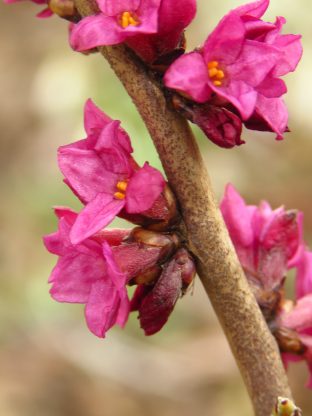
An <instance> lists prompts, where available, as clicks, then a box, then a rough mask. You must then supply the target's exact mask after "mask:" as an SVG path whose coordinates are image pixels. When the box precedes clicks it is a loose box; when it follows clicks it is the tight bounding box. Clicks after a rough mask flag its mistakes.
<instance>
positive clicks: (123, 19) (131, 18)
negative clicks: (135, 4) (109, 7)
mask: <svg viewBox="0 0 312 416" xmlns="http://www.w3.org/2000/svg"><path fill="white" fill-rule="evenodd" d="M140 23H141V22H140V20H139V18H138V16H136V14H135V13H132V12H123V13H122V14H121V15H120V17H119V24H120V26H121V27H122V28H124V29H125V28H126V27H128V26H138V25H139V24H140Z"/></svg>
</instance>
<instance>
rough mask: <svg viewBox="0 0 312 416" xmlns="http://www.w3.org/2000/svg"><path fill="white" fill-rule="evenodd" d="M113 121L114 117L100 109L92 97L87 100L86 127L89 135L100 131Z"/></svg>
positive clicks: (85, 108) (85, 111) (85, 109)
mask: <svg viewBox="0 0 312 416" xmlns="http://www.w3.org/2000/svg"><path fill="white" fill-rule="evenodd" d="M111 121H112V119H111V118H110V117H108V116H107V115H106V114H105V113H104V112H103V111H102V110H100V109H99V108H98V107H97V106H96V105H95V104H94V102H93V101H92V100H91V99H90V98H89V99H88V100H87V101H86V103H85V107H84V127H85V130H86V132H87V135H88V136H90V135H92V134H94V133H98V132H99V131H100V130H102V129H103V127H105V126H106V125H107V124H108V123H110V122H111Z"/></svg>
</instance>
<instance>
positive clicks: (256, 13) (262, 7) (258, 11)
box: [233, 0, 270, 18]
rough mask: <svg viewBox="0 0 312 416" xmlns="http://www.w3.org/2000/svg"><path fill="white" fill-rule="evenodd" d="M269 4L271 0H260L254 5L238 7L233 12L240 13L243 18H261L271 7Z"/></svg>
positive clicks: (248, 4)
mask: <svg viewBox="0 0 312 416" xmlns="http://www.w3.org/2000/svg"><path fill="white" fill-rule="evenodd" d="M269 4H270V0H258V1H254V2H253V3H247V4H244V5H243V6H240V7H237V8H236V9H234V10H233V11H234V12H236V13H239V14H240V15H241V16H244V15H245V16H252V17H257V18H260V17H261V16H262V15H263V14H264V12H265V11H266V9H267V8H268V7H269ZM245 16H244V17H245Z"/></svg>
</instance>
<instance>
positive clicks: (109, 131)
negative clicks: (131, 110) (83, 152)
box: [94, 120, 133, 157]
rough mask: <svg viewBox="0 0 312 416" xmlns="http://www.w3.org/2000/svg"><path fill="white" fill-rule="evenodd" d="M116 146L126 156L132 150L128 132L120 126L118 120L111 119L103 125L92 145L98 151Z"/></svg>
mask: <svg viewBox="0 0 312 416" xmlns="http://www.w3.org/2000/svg"><path fill="white" fill-rule="evenodd" d="M114 147H116V148H118V149H119V150H123V151H124V152H125V153H127V154H128V155H127V156H128V157H129V156H130V153H132V152H133V149H132V146H131V141H130V138H129V136H128V134H127V133H126V132H125V131H124V130H123V129H122V128H121V127H120V121H119V120H112V121H111V122H110V123H108V124H107V125H106V126H104V127H103V129H102V131H101V134H100V135H99V137H98V140H97V142H96V144H95V146H94V148H95V150H96V151H98V152H101V151H107V150H109V149H112V148H114Z"/></svg>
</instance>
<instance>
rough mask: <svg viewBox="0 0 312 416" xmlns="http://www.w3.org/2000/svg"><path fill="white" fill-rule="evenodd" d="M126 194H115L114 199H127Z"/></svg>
mask: <svg viewBox="0 0 312 416" xmlns="http://www.w3.org/2000/svg"><path fill="white" fill-rule="evenodd" d="M125 197H126V194H124V193H122V192H115V193H114V198H116V199H125Z"/></svg>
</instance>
